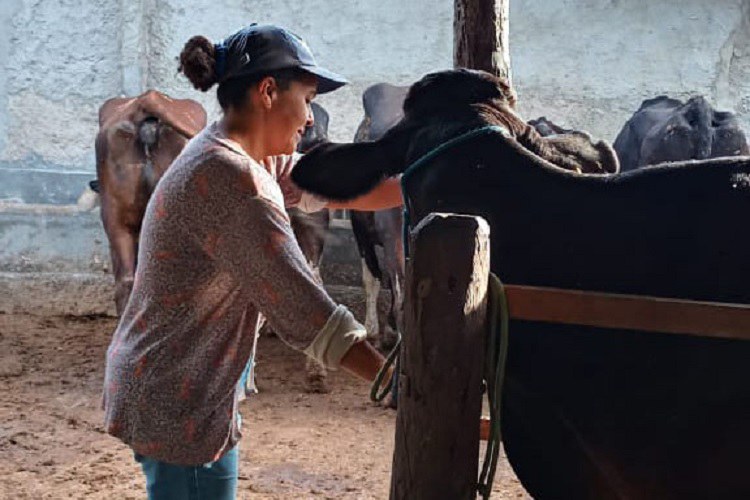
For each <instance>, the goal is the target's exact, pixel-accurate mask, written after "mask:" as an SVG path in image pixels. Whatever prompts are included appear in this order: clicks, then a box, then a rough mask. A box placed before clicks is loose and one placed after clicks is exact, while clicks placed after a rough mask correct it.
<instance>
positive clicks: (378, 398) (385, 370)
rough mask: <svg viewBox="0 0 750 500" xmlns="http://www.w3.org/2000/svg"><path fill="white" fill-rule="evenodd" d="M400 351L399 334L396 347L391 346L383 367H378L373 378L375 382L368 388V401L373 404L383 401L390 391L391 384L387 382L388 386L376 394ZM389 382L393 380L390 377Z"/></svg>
mask: <svg viewBox="0 0 750 500" xmlns="http://www.w3.org/2000/svg"><path fill="white" fill-rule="evenodd" d="M400 349H401V334H400V333H399V335H398V340H397V341H396V345H395V346H393V349H392V350H391V352H390V353H389V354H388V357H387V358H385V363H383V366H381V367H380V370H379V371H378V374H377V376H376V377H375V381H374V382H373V383H372V386H371V387H370V399H371V400H372V401H373V402H375V403H379V402H381V401H383V399H384V398H385V396H386V395H387V394H388V392H389V391H390V390H391V384H390V382H389V383H388V385H386V386H385V387H384V388H383V390H382V391H381V392H378V389H380V386H381V384H382V383H383V379H384V378H385V375H386V374H387V373H388V369H389V368H390V367H391V366H393V363H394V362H395V361H396V358H397V357H398V353H399V350H400ZM394 375H395V374H394ZM391 380H393V377H391Z"/></svg>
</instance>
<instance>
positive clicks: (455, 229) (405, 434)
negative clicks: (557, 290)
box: [390, 214, 490, 500]
mask: <svg viewBox="0 0 750 500" xmlns="http://www.w3.org/2000/svg"><path fill="white" fill-rule="evenodd" d="M489 236H490V230H489V226H488V225H487V222H485V221H484V219H482V218H480V217H473V216H467V215H454V214H430V215H429V216H428V217H427V218H425V219H424V220H423V221H422V222H421V223H420V224H419V225H418V226H417V227H416V228H415V229H414V231H413V232H412V234H411V241H410V249H411V256H410V258H409V259H408V261H407V265H406V290H405V300H404V338H403V343H402V352H401V368H400V373H399V376H400V379H399V400H398V415H397V417H396V445H395V450H394V458H393V469H392V473H391V496H390V498H391V500H406V499H409V500H413V499H420V500H429V499H443V498H450V499H452V500H454V499H455V500H459V499H474V498H476V484H477V475H478V463H479V417H480V413H481V406H482V370H483V366H484V343H485V322H486V319H485V316H486V306H487V304H486V302H487V280H488V275H489V265H490V262H489V261H490V252H489V241H490V239H489Z"/></svg>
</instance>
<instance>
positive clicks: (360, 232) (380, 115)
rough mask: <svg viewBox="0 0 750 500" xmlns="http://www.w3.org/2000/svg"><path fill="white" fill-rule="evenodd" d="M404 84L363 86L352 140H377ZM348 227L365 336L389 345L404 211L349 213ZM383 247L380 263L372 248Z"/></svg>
mask: <svg viewBox="0 0 750 500" xmlns="http://www.w3.org/2000/svg"><path fill="white" fill-rule="evenodd" d="M408 90H409V87H400V86H396V85H390V84H388V83H378V84H375V85H372V86H371V87H368V88H367V89H366V90H365V91H364V93H363V95H362V105H363V107H364V112H365V116H364V118H363V119H362V122H361V123H360V125H359V127H358V128H357V133H356V135H355V137H354V142H369V141H376V140H378V139H380V138H381V137H383V135H384V134H385V133H386V132H387V131H388V129H390V128H391V127H392V126H394V125H395V124H396V123H398V122H399V120H401V118H403V116H404V113H403V110H402V107H403V103H404V99H405V98H406V92H407V91H408ZM350 218H351V223H352V232H353V233H354V239H355V241H356V242H357V249H358V251H359V255H360V257H361V258H362V283H363V285H364V288H365V304H366V306H365V328H366V329H367V335H368V337H370V338H372V339H376V338H377V339H379V341H380V344H381V347H383V348H388V347H390V346H392V345H393V344H394V342H395V340H396V331H397V329H398V327H399V325H400V321H401V302H402V300H403V286H404V272H405V271H404V254H403V236H402V226H403V214H402V209H401V208H392V209H389V210H380V211H377V212H366V211H358V210H352V211H351V212H350ZM378 246H380V247H381V248H382V249H383V260H382V262H381V261H380V260H379V259H378V255H377V252H376V250H375V249H376V247H378ZM382 282H385V284H386V285H387V286H388V287H389V288H390V290H391V302H390V305H389V308H388V314H387V324H386V325H384V327H383V330H382V332H381V330H380V324H379V321H378V294H379V293H380V284H381V283H382Z"/></svg>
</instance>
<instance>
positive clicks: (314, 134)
mask: <svg viewBox="0 0 750 500" xmlns="http://www.w3.org/2000/svg"><path fill="white" fill-rule="evenodd" d="M310 106H311V108H312V112H313V118H314V121H313V124H312V125H310V126H309V127H307V128H306V129H305V133H304V134H303V135H302V139H301V140H300V141H299V144H298V145H297V151H299V152H300V153H306V152H308V151H310V150H311V149H312V148H314V147H315V146H317V145H318V144H320V143H323V142H326V141H327V140H328V112H327V111H326V110H325V109H324V108H323V106H321V105H320V104H318V103H316V102H314V103H312V104H311V105H310Z"/></svg>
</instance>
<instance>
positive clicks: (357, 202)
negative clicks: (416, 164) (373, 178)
mask: <svg viewBox="0 0 750 500" xmlns="http://www.w3.org/2000/svg"><path fill="white" fill-rule="evenodd" d="M403 204H404V199H403V197H402V196H401V180H400V179H399V178H398V177H389V178H387V179H385V180H384V181H383V182H381V183H380V184H378V185H377V186H375V188H373V190H372V191H370V192H369V193H366V194H363V195H362V196H360V197H358V198H354V199H353V200H349V201H329V202H328V203H327V204H326V208H330V209H347V210H365V211H375V210H385V209H387V208H395V207H400V206H402V205H403Z"/></svg>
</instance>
